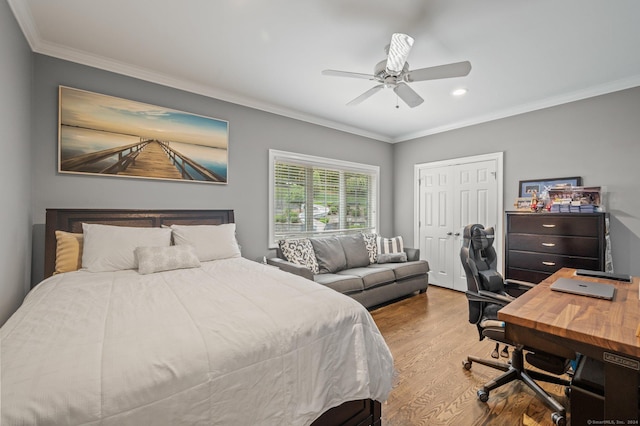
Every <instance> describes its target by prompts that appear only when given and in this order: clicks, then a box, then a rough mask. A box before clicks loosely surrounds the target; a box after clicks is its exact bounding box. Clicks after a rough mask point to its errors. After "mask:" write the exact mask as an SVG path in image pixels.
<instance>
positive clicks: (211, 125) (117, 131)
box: [58, 86, 229, 184]
mask: <svg viewBox="0 0 640 426" xmlns="http://www.w3.org/2000/svg"><path fill="white" fill-rule="evenodd" d="M58 124H59V125H58V172H60V173H75V174H89V175H99V176H119V177H131V178H144V179H165V180H175V181H187V182H200V183H217V184H225V183H227V169H228V149H229V123H228V122H227V121H225V120H219V119H216V118H211V117H204V116H201V115H196V114H191V113H187V112H182V111H176V110H173V109H169V108H164V107H160V106H155V105H149V104H145V103H141V102H136V101H130V100H127V99H122V98H116V97H113V96H108V95H102V94H98V93H92V92H88V91H85V90H79V89H73V88H70V87H64V86H60V88H59V113H58Z"/></svg>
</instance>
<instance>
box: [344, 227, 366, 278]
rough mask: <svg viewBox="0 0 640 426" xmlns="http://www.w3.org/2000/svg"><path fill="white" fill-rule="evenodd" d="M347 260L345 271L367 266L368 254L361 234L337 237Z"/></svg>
mask: <svg viewBox="0 0 640 426" xmlns="http://www.w3.org/2000/svg"><path fill="white" fill-rule="evenodd" d="M338 240H339V241H340V244H342V248H343V250H344V256H345V257H346V259H347V269H349V268H359V267H362V266H369V252H368V251H367V246H366V245H365V244H364V237H363V236H362V234H355V235H344V236H341V237H338Z"/></svg>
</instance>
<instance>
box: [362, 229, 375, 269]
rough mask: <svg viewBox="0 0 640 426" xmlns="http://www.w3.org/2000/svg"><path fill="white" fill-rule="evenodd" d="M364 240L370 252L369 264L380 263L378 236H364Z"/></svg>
mask: <svg viewBox="0 0 640 426" xmlns="http://www.w3.org/2000/svg"><path fill="white" fill-rule="evenodd" d="M362 238H364V245H365V246H366V247H367V251H368V252H369V263H370V264H371V263H376V262H377V261H378V234H365V233H363V234H362Z"/></svg>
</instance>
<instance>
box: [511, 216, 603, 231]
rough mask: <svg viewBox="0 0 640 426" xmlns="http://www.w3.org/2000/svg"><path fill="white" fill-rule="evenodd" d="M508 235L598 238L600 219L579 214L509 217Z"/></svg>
mask: <svg viewBox="0 0 640 426" xmlns="http://www.w3.org/2000/svg"><path fill="white" fill-rule="evenodd" d="M508 218H509V223H508V224H507V227H508V230H509V233H519V234H543V235H565V236H576V237H598V236H599V235H601V234H602V232H603V230H602V229H600V226H599V224H600V217H598V216H591V215H589V216H584V215H582V214H580V213H574V214H569V215H555V214H544V213H537V214H532V215H517V214H515V215H509V216H508Z"/></svg>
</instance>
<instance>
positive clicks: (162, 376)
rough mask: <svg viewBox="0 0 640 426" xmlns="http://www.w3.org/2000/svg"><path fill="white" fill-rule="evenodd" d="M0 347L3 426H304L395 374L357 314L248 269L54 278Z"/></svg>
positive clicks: (298, 283)
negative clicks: (185, 425) (186, 425)
mask: <svg viewBox="0 0 640 426" xmlns="http://www.w3.org/2000/svg"><path fill="white" fill-rule="evenodd" d="M0 338H1V341H0V345H1V348H0V357H1V359H0V366H1V375H0V387H1V395H0V396H1V398H2V399H1V406H0V409H1V412H0V415H1V417H0V424H2V426H13V425H36V424H37V425H52V424H55V425H78V424H85V425H98V424H100V425H136V426H140V425H182V424H201V425H205V424H206V425H232V426H241V425H278V426H281V425H305V424H309V423H311V422H312V421H313V420H314V419H315V418H317V416H318V415H319V414H320V413H322V412H324V411H326V410H327V409H329V408H331V407H333V406H337V405H339V404H341V403H342V402H344V401H347V400H354V399H363V398H372V399H376V400H379V401H384V400H385V399H386V398H387V396H388V393H389V391H390V390H391V382H392V373H393V359H392V356H391V353H390V352H389V349H388V347H387V346H386V344H385V342H384V340H383V338H382V336H381V335H380V333H379V331H378V329H377V327H376V325H375V323H374V322H373V320H372V318H371V316H370V315H369V314H368V312H367V311H366V310H365V309H364V308H363V307H362V306H361V305H360V304H359V303H357V302H355V301H354V300H352V299H350V298H348V297H346V296H343V295H341V294H339V293H337V292H334V291H333V290H330V289H328V288H325V287H322V286H320V285H317V284H315V283H313V282H311V281H308V280H305V279H303V278H300V277H297V276H294V275H291V274H287V273H284V272H281V271H279V270H277V269H275V268H273V267H269V266H264V265H261V264H258V263H255V262H251V261H248V260H246V259H242V258H237V259H228V260H218V261H213V262H206V263H203V265H202V267H201V268H195V269H185V270H179V271H169V272H163V273H158V274H151V275H139V274H138V273H137V272H136V271H119V272H109V273H89V272H83V271H78V272H72V273H67V274H61V275H57V276H54V277H52V278H49V279H47V280H45V281H44V282H42V283H41V284H40V285H38V286H37V287H36V288H35V289H34V290H33V291H32V292H31V293H30V294H29V295H28V296H27V298H26V299H25V301H24V304H23V306H22V307H21V308H20V309H19V310H18V311H17V312H16V313H15V314H14V315H13V316H12V317H11V318H10V319H9V320H8V321H7V323H6V324H5V325H4V326H3V327H2V329H0Z"/></svg>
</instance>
